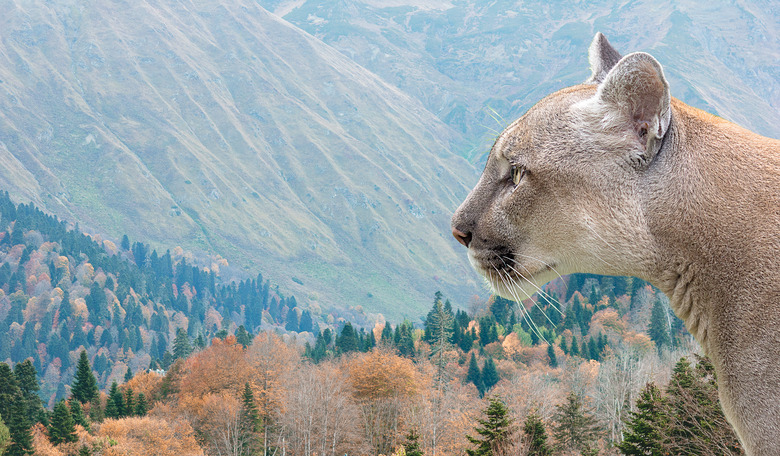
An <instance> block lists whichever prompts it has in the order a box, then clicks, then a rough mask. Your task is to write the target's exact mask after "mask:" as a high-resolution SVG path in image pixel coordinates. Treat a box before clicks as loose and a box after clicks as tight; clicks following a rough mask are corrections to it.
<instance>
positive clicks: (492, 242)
mask: <svg viewBox="0 0 780 456" xmlns="http://www.w3.org/2000/svg"><path fill="white" fill-rule="evenodd" d="M589 52H590V55H589V60H590V65H591V69H592V73H593V74H592V75H591V77H590V78H589V79H588V80H587V81H586V82H585V83H584V84H581V85H578V86H574V87H570V88H567V89H564V90H561V91H559V92H556V93H554V94H552V95H550V96H548V97H546V98H544V99H543V100H541V101H540V102H538V103H537V104H536V105H535V106H533V107H532V108H531V109H529V110H528V112H527V113H526V114H524V115H523V116H522V117H521V118H520V119H518V120H516V121H515V122H513V123H512V124H511V125H509V127H507V128H506V130H504V132H503V133H501V135H500V136H499V137H498V139H497V140H496V142H495V144H494V145H493V147H492V149H491V151H490V155H489V157H488V160H487V164H486V166H485V170H484V172H483V174H482V176H481V177H480V179H479V182H478V183H477V185H476V187H475V188H474V189H473V190H472V191H471V193H470V194H469V195H468V197H467V198H466V200H465V201H464V202H463V203H462V204H461V206H460V207H459V208H458V209H457V211H456V212H455V215H454V216H453V218H452V230H453V235H454V236H455V238H456V239H457V240H458V241H459V242H460V243H462V244H463V245H465V246H466V247H468V256H469V260H470V261H471V263H472V265H473V266H474V268H475V269H476V270H477V271H478V272H479V273H480V274H481V275H482V276H484V277H485V278H486V279H487V281H488V283H489V284H490V285H491V287H492V288H493V290H494V291H495V292H496V293H497V294H499V295H501V296H503V297H505V298H508V299H513V300H516V301H520V300H523V299H526V298H528V297H530V295H531V294H533V293H534V292H536V291H538V290H539V287H540V286H542V285H543V284H544V283H546V282H547V281H549V280H551V279H553V278H555V277H557V276H559V275H561V274H569V273H574V272H585V271H587V272H597V273H602V274H613V275H616V274H621V275H625V274H631V275H638V276H642V270H643V269H644V268H646V267H647V265H648V264H649V263H651V262H652V261H653V258H652V257H653V254H654V243H653V238H652V236H651V235H650V231H649V230H648V227H647V222H646V220H645V215H646V214H645V211H644V208H643V203H642V201H643V199H644V198H645V197H646V196H647V195H646V194H645V193H646V188H645V187H644V182H645V180H647V179H648V177H647V175H648V170H649V169H651V168H652V165H653V160H654V158H655V156H656V155H657V154H658V151H659V149H660V148H661V145H662V144H663V140H664V137H665V135H666V132H667V130H668V128H669V125H670V121H671V114H670V113H671V110H670V95H669V85H668V83H667V81H666V78H665V77H664V73H663V69H662V68H661V65H660V64H659V63H658V62H657V61H656V60H655V59H654V58H653V57H652V56H650V55H648V54H645V53H641V52H638V53H633V54H629V55H627V56H625V57H621V56H620V54H619V53H618V52H617V51H616V50H615V49H614V48H612V46H610V44H609V42H607V40H606V38H605V37H604V36H603V35H602V34H601V33H598V34H597V35H596V37H595V38H594V40H593V44H592V45H591V46H590V51H589Z"/></svg>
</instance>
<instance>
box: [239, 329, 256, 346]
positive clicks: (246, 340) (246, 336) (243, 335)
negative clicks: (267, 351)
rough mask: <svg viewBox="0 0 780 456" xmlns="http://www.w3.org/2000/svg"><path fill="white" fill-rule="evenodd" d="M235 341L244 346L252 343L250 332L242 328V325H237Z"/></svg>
mask: <svg viewBox="0 0 780 456" xmlns="http://www.w3.org/2000/svg"><path fill="white" fill-rule="evenodd" d="M236 342H238V343H239V344H241V345H243V346H244V348H247V347H248V346H250V345H252V334H250V333H249V331H247V330H246V328H244V325H241V326H239V327H238V329H237V330H236Z"/></svg>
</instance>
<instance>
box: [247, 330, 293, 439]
mask: <svg viewBox="0 0 780 456" xmlns="http://www.w3.org/2000/svg"><path fill="white" fill-rule="evenodd" d="M246 353H247V362H248V363H249V365H250V366H251V368H248V369H247V372H249V373H250V375H251V378H250V384H251V385H252V386H253V388H254V391H253V392H254V394H255V401H256V403H257V407H258V410H259V412H260V427H261V436H260V440H261V444H262V448H263V452H264V453H268V452H269V451H272V449H273V448H274V447H276V446H277V445H278V444H279V443H280V439H281V437H282V435H281V433H280V432H279V431H280V429H279V426H278V424H279V419H280V417H281V416H282V415H283V413H284V402H283V398H284V395H285V391H286V389H287V388H288V379H289V377H290V376H291V374H292V372H293V371H294V370H295V368H296V367H297V366H298V361H299V358H298V352H297V351H296V350H295V349H294V348H291V347H288V346H287V344H285V343H284V341H282V339H281V338H280V337H279V336H277V335H276V334H272V333H269V332H266V333H262V334H259V335H258V336H256V337H255V339H254V341H253V342H252V345H251V346H250V347H249V348H247V350H246ZM240 385H241V386H243V382H242V383H241V384H240ZM239 391H240V390H239Z"/></svg>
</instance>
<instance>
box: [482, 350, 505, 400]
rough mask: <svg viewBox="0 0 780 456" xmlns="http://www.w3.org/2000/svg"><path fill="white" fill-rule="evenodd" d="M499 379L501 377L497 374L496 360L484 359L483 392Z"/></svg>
mask: <svg viewBox="0 0 780 456" xmlns="http://www.w3.org/2000/svg"><path fill="white" fill-rule="evenodd" d="M499 380H501V377H499V376H498V370H497V369H496V362H495V361H493V358H488V359H486V360H485V365H484V366H483V367H482V384H483V385H484V387H485V392H487V391H490V389H491V388H493V387H494V386H496V383H498V382H499Z"/></svg>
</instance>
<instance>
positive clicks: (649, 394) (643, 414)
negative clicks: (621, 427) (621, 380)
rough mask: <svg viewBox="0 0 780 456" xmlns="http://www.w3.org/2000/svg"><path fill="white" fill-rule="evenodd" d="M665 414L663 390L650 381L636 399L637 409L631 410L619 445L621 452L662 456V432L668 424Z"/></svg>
mask: <svg viewBox="0 0 780 456" xmlns="http://www.w3.org/2000/svg"><path fill="white" fill-rule="evenodd" d="M665 414H666V412H665V405H664V401H663V398H662V397H661V390H660V389H659V388H658V387H657V386H656V385H655V384H654V383H648V384H647V385H646V386H645V389H644V390H642V392H641V393H640V395H639V398H637V400H636V411H635V412H630V419H629V421H628V422H627V423H626V429H625V431H623V441H622V442H620V443H619V444H618V445H617V448H618V449H619V450H620V452H621V453H622V454H624V455H630V456H662V455H663V454H664V451H663V447H662V444H661V443H662V435H661V433H662V432H663V430H664V429H665V428H666V424H667V419H666V417H665Z"/></svg>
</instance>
